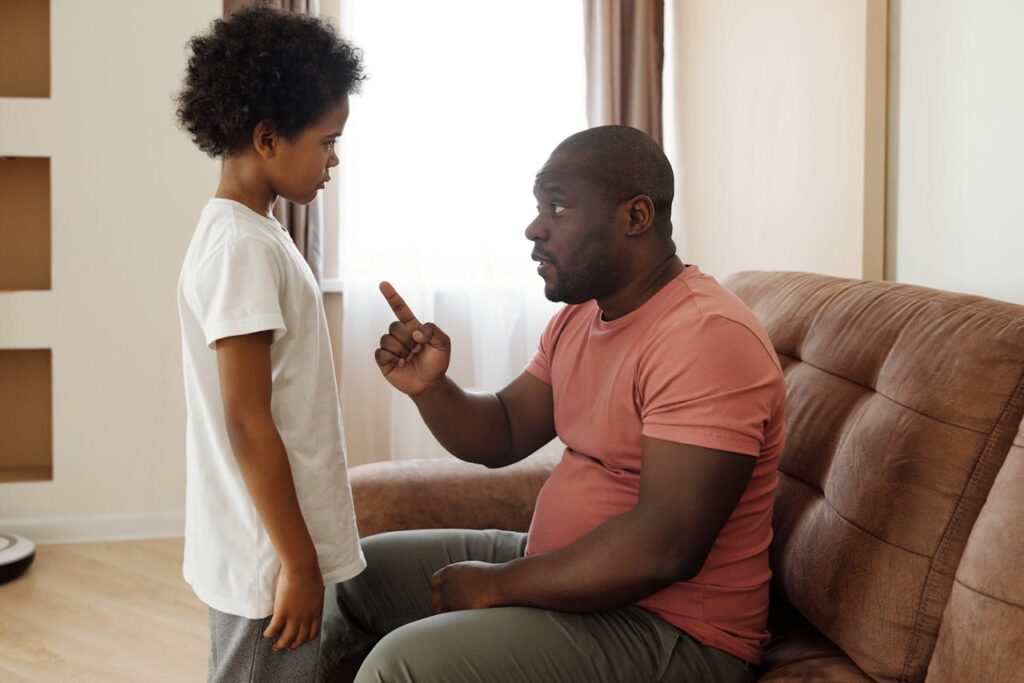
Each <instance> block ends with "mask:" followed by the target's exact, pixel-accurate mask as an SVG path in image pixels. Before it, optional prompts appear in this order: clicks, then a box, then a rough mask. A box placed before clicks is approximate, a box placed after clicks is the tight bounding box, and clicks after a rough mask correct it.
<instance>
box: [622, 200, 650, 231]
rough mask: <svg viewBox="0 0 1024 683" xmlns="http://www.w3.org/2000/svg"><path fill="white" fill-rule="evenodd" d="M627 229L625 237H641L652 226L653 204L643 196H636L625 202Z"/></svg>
mask: <svg viewBox="0 0 1024 683" xmlns="http://www.w3.org/2000/svg"><path fill="white" fill-rule="evenodd" d="M627 206H628V209H629V228H628V229H627V230H626V236H627V237H632V236H634V235H642V234H643V233H645V232H647V231H648V230H649V229H650V228H651V227H652V226H653V225H654V202H653V201H652V200H651V198H650V197H648V196H647V195H645V194H640V195H637V196H636V197H633V198H632V199H631V200H629V202H627Z"/></svg>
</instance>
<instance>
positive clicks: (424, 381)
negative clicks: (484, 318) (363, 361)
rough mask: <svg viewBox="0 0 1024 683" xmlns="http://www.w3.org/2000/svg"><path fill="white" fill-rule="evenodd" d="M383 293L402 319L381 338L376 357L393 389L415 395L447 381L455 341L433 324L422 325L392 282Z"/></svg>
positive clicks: (382, 372) (381, 291)
mask: <svg viewBox="0 0 1024 683" xmlns="http://www.w3.org/2000/svg"><path fill="white" fill-rule="evenodd" d="M380 293H381V294H383V295H384V298H385V299H387V300H388V304H389V305H390V306H391V310H392V311H394V312H395V317H396V318H398V320H397V321H395V322H393V323H391V327H389V328H388V333H387V334H385V335H384V336H383V337H381V338H380V348H379V349H377V352H376V353H375V354H374V356H373V357H374V359H375V360H376V361H377V365H378V366H380V372H381V374H382V375H384V377H385V379H387V381H388V382H390V383H391V385H392V386H393V387H395V388H396V389H398V390H399V391H401V392H402V393H404V394H408V395H409V396H415V395H416V394H418V393H420V392H421V391H423V390H425V389H429V388H430V387H431V386H433V385H434V384H437V383H438V382H439V381H440V380H441V379H443V378H444V373H445V372H446V371H447V370H448V362H449V360H450V358H451V352H452V347H451V340H450V339H448V335H446V334H445V333H444V332H442V331H441V329H440V328H439V327H437V326H436V325H434V324H433V323H427V324H426V325H421V324H420V321H419V320H417V319H416V316H415V315H413V312H412V311H411V310H409V307H408V306H407V305H406V303H405V300H404V299H403V298H402V297H401V296H399V294H398V292H396V291H395V288H394V287H392V286H391V284H390V283H388V282H382V283H380Z"/></svg>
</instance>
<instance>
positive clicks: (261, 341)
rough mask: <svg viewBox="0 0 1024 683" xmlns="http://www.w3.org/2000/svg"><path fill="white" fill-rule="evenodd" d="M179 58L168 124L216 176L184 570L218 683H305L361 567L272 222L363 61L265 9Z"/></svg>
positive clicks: (199, 310)
mask: <svg viewBox="0 0 1024 683" xmlns="http://www.w3.org/2000/svg"><path fill="white" fill-rule="evenodd" d="M189 45H190V47H191V56H190V59H189V63H188V71H187V75H186V77H185V83H184V88H183V90H182V92H181V93H180V95H179V100H178V103H179V108H178V119H179V122H180V123H181V125H182V127H183V128H184V129H185V130H187V131H188V132H189V133H190V134H191V136H192V139H193V141H194V142H195V143H196V145H198V146H199V148H200V149H202V150H203V151H205V152H207V153H208V154H210V155H211V156H214V157H219V158H221V159H222V160H223V166H222V170H221V179H220V185H219V187H218V188H217V192H216V195H215V196H214V198H213V199H211V200H210V201H209V203H208V204H207V205H206V207H205V208H204V209H203V211H202V214H201V215H200V218H199V225H198V227H197V228H196V231H195V234H194V236H193V238H192V242H191V244H190V245H189V249H188V253H187V254H186V256H185V263H184V265H183V267H182V270H181V279H180V281H179V285H178V307H179V312H180V317H181V328H182V342H183V347H184V370H185V396H186V406H187V409H188V425H187V478H186V484H187V512H186V525H185V561H184V574H185V579H186V580H187V581H188V582H189V584H191V585H192V588H193V590H194V591H195V593H196V595H197V596H198V597H199V598H200V599H201V600H202V601H203V602H205V603H206V604H207V605H208V606H209V608H210V643H211V647H210V663H209V680H210V681H217V682H220V681H285V680H287V681H313V680H315V677H316V665H317V658H318V655H319V636H320V620H321V614H322V610H323V591H324V585H325V583H336V582H339V581H344V580H346V579H349V578H351V577H353V576H355V575H356V574H358V573H359V572H360V571H362V569H363V568H364V566H365V561H364V559H363V555H362V552H361V550H360V547H359V539H358V535H357V532H356V526H355V517H354V514H353V510H352V494H351V490H350V488H349V482H348V475H347V473H346V469H345V453H344V447H343V441H342V426H341V411H340V406H339V403H338V394H337V391H336V389H335V379H334V364H333V361H332V358H331V345H330V340H329V338H328V333H327V322H326V319H325V317H324V309H323V302H322V299H321V294H320V290H319V288H318V286H317V283H316V281H315V280H314V277H313V274H312V272H311V271H310V269H309V266H308V265H307V264H306V262H305V260H304V259H303V257H302V255H301V254H300V253H299V251H298V249H297V248H296V247H295V244H294V243H293V242H292V240H291V238H290V237H289V236H288V233H287V232H286V231H285V230H284V229H283V228H282V227H281V225H280V224H279V223H278V222H277V221H276V220H274V218H273V217H272V214H271V209H272V207H273V205H274V202H275V201H276V200H277V198H278V197H284V198H285V199H288V200H290V201H293V202H298V203H300V204H308V203H309V202H311V201H313V199H314V198H315V197H316V194H317V191H318V190H320V189H323V187H324V183H326V182H327V181H328V180H329V179H330V169H331V168H333V167H335V166H337V165H338V157H337V156H336V155H335V152H334V145H335V141H336V140H337V139H338V138H339V137H340V136H341V133H342V130H343V129H344V127H345V121H346V119H347V118H348V112H349V102H348V95H349V93H350V92H353V91H355V90H356V89H357V88H358V86H359V84H360V82H361V80H362V78H363V73H362V64H361V57H360V53H359V52H358V50H356V49H355V48H353V47H352V46H351V45H349V44H348V43H346V42H345V41H343V40H342V39H340V38H339V37H338V36H337V34H336V33H335V32H334V30H333V29H331V28H330V27H329V26H328V25H325V24H324V23H322V22H320V21H319V20H316V19H313V18H310V17H304V16H298V15H293V14H286V13H281V12H277V11H273V10H270V9H266V8H255V9H244V10H241V11H239V12H236V13H235V14H233V15H232V16H230V17H229V18H227V19H222V20H218V21H216V22H214V24H213V26H212V28H211V29H210V30H209V32H207V33H205V34H203V35H199V36H197V37H195V38H193V39H192V41H191V42H190V43H189Z"/></svg>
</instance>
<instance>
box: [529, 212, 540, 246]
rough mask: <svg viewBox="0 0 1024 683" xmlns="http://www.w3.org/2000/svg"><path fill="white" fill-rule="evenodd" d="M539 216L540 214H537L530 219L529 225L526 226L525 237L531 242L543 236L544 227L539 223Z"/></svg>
mask: <svg viewBox="0 0 1024 683" xmlns="http://www.w3.org/2000/svg"><path fill="white" fill-rule="evenodd" d="M541 218H542V216H539V215H538V216H537V217H536V218H534V219H533V220H532V221H530V224H529V225H527V226H526V239H528V240H530V241H531V242H536V241H537V240H539V239H542V238H543V236H544V229H543V227H542V226H541V224H540V223H541Z"/></svg>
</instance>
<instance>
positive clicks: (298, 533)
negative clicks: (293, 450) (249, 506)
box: [230, 420, 317, 568]
mask: <svg viewBox="0 0 1024 683" xmlns="http://www.w3.org/2000/svg"><path fill="white" fill-rule="evenodd" d="M267 422H268V421H267V420H253V421H250V422H247V423H245V424H243V425H238V426H236V427H235V428H234V429H231V430H230V439H231V448H232V450H233V451H234V454H235V460H236V461H237V462H238V468H239V470H240V471H241V473H242V479H243V480H244V481H245V486H246V488H247V489H248V490H249V495H250V496H251V497H252V501H253V504H254V505H255V506H256V511H257V513H258V514H259V516H260V519H261V520H262V521H263V525H264V526H265V527H266V529H267V533H268V535H269V536H270V541H271V543H273V545H274V548H275V549H276V550H277V553H278V555H279V556H280V557H281V562H282V563H283V564H284V565H286V566H290V567H292V568H309V566H310V564H311V563H312V564H313V565H315V564H316V562H317V555H316V547H315V546H314V545H313V540H312V538H311V537H310V535H309V529H308V528H307V527H306V521H305V519H304V518H303V516H302V510H301V508H300V507H299V499H298V496H297V495H296V493H295V481H294V479H293V478H292V470H291V466H290V465H289V463H288V453H287V451H286V450H285V446H284V442H282V441H281V435H280V434H279V433H278V431H277V427H276V426H275V425H274V424H273V421H272V420H269V424H267Z"/></svg>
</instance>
